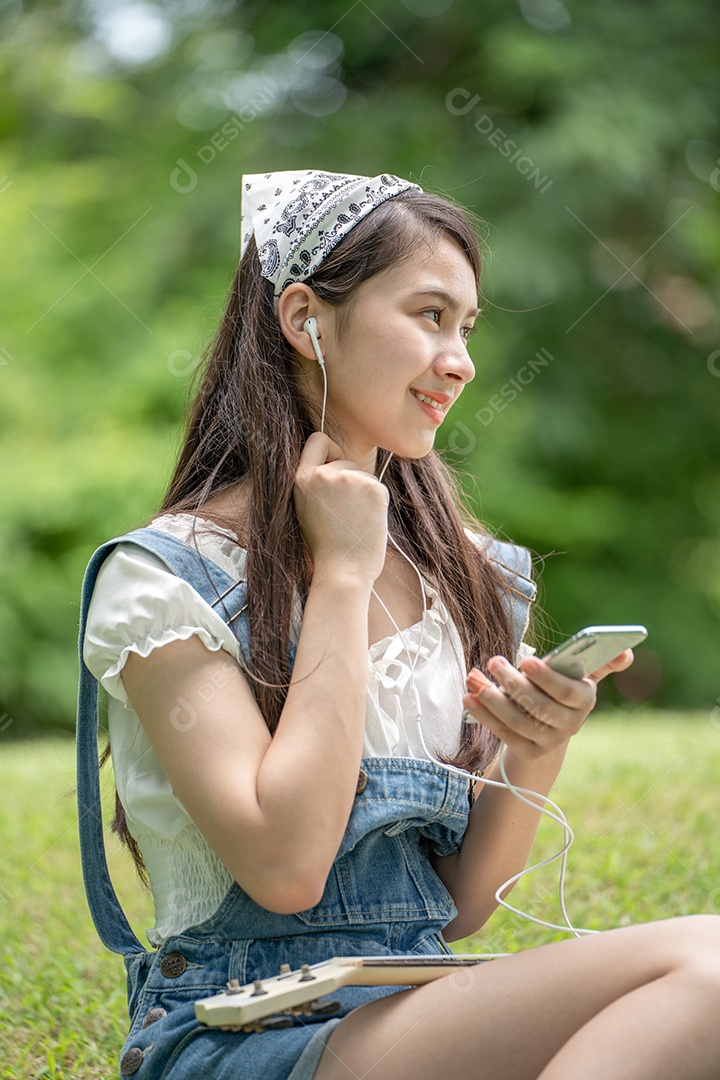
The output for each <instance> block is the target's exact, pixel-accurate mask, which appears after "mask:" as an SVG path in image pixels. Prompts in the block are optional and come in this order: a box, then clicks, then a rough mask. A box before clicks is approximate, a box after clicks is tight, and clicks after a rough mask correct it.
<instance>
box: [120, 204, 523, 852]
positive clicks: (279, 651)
mask: <svg viewBox="0 0 720 1080" xmlns="http://www.w3.org/2000/svg"><path fill="white" fill-rule="evenodd" d="M442 236H446V237H449V238H450V239H451V240H453V241H454V242H455V243H456V244H458V245H459V247H460V249H461V250H462V251H463V252H464V254H465V255H466V256H467V258H468V260H469V262H470V264H471V266H472V268H473V271H474V274H475V279H476V282H477V283H478V288H479V280H480V272H481V255H480V249H479V244H478V240H477V237H476V235H475V232H474V230H473V228H472V226H471V224H470V221H469V219H468V217H467V216H466V214H465V212H464V211H462V210H461V209H460V208H458V207H456V206H455V205H453V204H452V203H450V202H449V201H447V200H445V199H443V198H440V197H439V196H436V195H433V194H429V193H425V192H421V191H417V190H411V191H406V192H403V193H402V194H399V195H396V196H394V197H393V198H391V199H388V200H387V201H386V202H384V203H382V204H381V205H380V206H378V207H376V208H375V209H374V210H373V211H372V212H371V213H370V214H368V215H367V216H366V217H365V218H364V219H363V220H361V221H360V222H358V224H357V225H356V226H354V228H353V229H352V230H351V231H350V232H349V233H348V234H347V235H346V236H345V237H344V239H343V240H342V241H341V242H340V243H339V244H338V245H337V246H336V247H335V248H334V249H333V250H332V251H331V252H330V254H329V255H328V256H327V258H326V259H325V261H324V262H323V263H322V265H321V266H320V268H319V269H318V270H317V271H316V272H315V273H314V274H313V275H312V277H310V278H308V279H307V284H308V285H309V286H310V287H311V288H312V289H313V291H314V292H315V293H316V294H317V295H318V296H319V297H320V298H321V299H322V300H325V301H327V302H328V303H330V304H332V305H333V306H335V307H336V308H337V315H338V329H339V332H340V333H342V330H343V325H345V326H346V325H347V318H348V315H349V313H350V311H351V309H352V303H353V299H354V297H355V294H356V291H357V289H358V287H359V286H360V285H361V284H362V282H364V281H366V280H367V279H368V278H370V277H372V276H373V275H374V274H377V273H379V272H381V271H383V270H386V269H388V268H389V267H390V266H392V265H393V264H394V263H396V262H398V261H399V260H401V259H404V258H407V256H408V255H410V254H411V253H412V252H413V251H414V250H415V249H416V248H417V247H418V246H419V245H421V244H428V243H430V244H432V242H433V241H435V240H437V239H438V237H442ZM297 371H298V368H297V359H296V356H295V354H294V352H293V349H292V348H291V346H290V344H289V343H288V341H287V340H286V339H285V337H284V335H283V333H282V331H281V329H280V325H279V323H278V319H277V316H276V314H275V310H274V307H273V300H272V286H271V284H270V283H269V282H268V281H266V280H265V279H264V278H263V277H262V276H261V273H260V262H259V259H258V255H257V250H256V247H255V243H254V240H251V242H250V244H249V245H248V247H247V249H246V251H245V253H244V255H243V257H242V259H241V262H240V265H239V267H238V270H237V274H236V276H235V279H234V281H233V283H232V286H231V290H230V296H229V299H228V302H227V306H226V309H225V313H224V316H223V319H222V322H221V324H220V327H219V330H218V332H217V334H216V336H215V339H214V341H213V342H212V344H211V346H210V348H209V350H208V356H207V359H206V363H205V364H204V365H203V367H202V369H201V370H200V371H199V373H198V376H199V384H198V385H197V386H196V388H195V389H194V391H193V393H194V398H193V400H192V404H191V407H190V410H189V414H188V420H187V429H186V432H185V438H184V442H183V445H182V447H181V449H180V453H179V457H178V460H177V464H176V466H175V470H174V473H173V476H172V479H171V481H170V484H169V487H168V489H167V492H166V494H165V497H164V499H163V501H162V504H161V506H160V508H159V510H158V511H157V512H156V513H155V514H153V515H152V518H154V517H157V516H158V515H159V514H176V513H189V514H193V515H195V514H197V515H198V516H200V517H202V516H203V515H202V508H203V505H204V503H205V502H207V501H208V500H209V499H210V498H212V497H216V496H218V495H220V494H221V493H222V492H224V491H226V490H228V489H230V488H232V487H234V486H235V485H237V484H238V482H239V481H241V480H243V479H247V480H248V481H249V489H250V499H249V514H248V517H247V518H246V519H245V520H244V521H243V522H239V521H237V520H234V519H233V518H232V516H227V515H220V514H218V513H215V512H213V513H212V515H209V516H210V517H211V519H212V521H213V522H214V523H215V524H216V525H218V526H220V527H221V528H225V529H230V530H231V531H233V532H234V533H236V534H237V535H239V536H241V537H245V544H246V547H247V586H248V593H247V602H248V612H247V614H248V618H249V627H250V656H249V665H250V669H251V670H250V671H248V676H249V678H250V680H251V685H252V687H253V690H254V693H255V697H256V700H257V703H258V706H259V708H260V711H261V712H262V715H263V717H264V718H265V722H266V723H267V726H268V728H269V730H270V731H271V732H274V731H275V729H276V728H277V725H278V722H279V720H280V715H281V712H282V709H283V705H284V703H285V698H286V695H287V688H288V684H289V682H290V675H291V673H290V669H289V664H288V651H289V642H290V633H291V615H292V610H293V603H294V596H295V595H296V593H297V594H298V595H299V596H300V599H301V602H302V603H304V601H305V599H306V597H307V593H308V588H309V584H310V579H311V575H312V569H311V564H310V562H309V558H308V552H307V550H306V547H305V544H304V541H303V538H302V535H301V532H300V529H299V525H298V521H297V517H296V514H295V508H294V502H293V497H292V495H293V485H294V482H295V473H296V470H297V467H298V463H299V459H300V454H301V451H302V449H303V446H304V445H305V442H306V441H307V439H308V438H309V436H310V434H311V433H312V432H313V431H316V430H318V427H319V417H318V416H315V415H312V412H313V409H312V407H311V406H309V405H308V402H307V401H306V400H305V398H304V395H302V394H300V393H298V380H297ZM382 461H383V455H382V454H378V470H379V468H380V467H381V465H382ZM383 481H384V483H386V484H387V487H388V489H389V492H390V505H389V516H388V525H389V531H390V533H391V534H392V536H393V537H394V539H395V540H396V541H397V543H398V544H399V546H400V547H401V548H402V550H403V551H404V552H405V553H406V554H407V555H408V556H409V557H410V558H411V559H412V560H413V562H415V563H416V564H417V566H418V567H419V569H420V570H421V572H422V573H423V574H424V575H425V577H426V578H427V579H428V580H429V581H430V582H431V583H432V585H433V587H434V588H436V589H437V590H438V592H439V594H440V596H441V597H442V599H443V601H444V602H445V604H446V606H447V608H448V610H449V612H450V615H451V617H452V619H453V620H454V622H455V624H456V626H457V628H458V632H459V635H460V639H461V641H462V645H463V650H464V654H465V663H466V665H467V668H468V669H469V668H470V667H472V666H477V667H479V668H481V669H482V668H484V666H485V664H486V662H487V660H488V659H489V658H490V657H491V656H494V655H497V654H500V655H503V656H506V657H508V658H509V659H510V660H511V662H513V661H514V657H513V655H512V647H513V643H512V639H511V633H510V627H509V624H508V618H507V615H506V613H505V610H504V607H503V597H504V595H505V593H506V591H507V583H506V581H505V579H504V578H503V577H502V575H501V573H500V572H499V570H498V569H497V568H496V566H495V565H494V564H493V563H492V562H491V561H490V560H489V559H488V558H487V557H486V556H485V555H484V554H483V552H482V551H481V550H480V549H479V547H478V545H477V544H476V543H474V542H473V541H472V540H471V539H470V538H469V537H468V536H467V534H466V532H465V527H466V526H467V527H468V528H469V529H470V530H471V531H472V532H473V533H475V534H479V535H480V537H482V536H484V535H488V534H487V530H486V529H485V528H484V526H483V525H482V524H481V523H480V522H479V521H477V520H476V519H475V518H474V517H473V515H471V513H470V512H469V510H468V509H467V507H466V506H465V505H464V502H463V498H462V496H461V493H460V488H459V485H458V484H457V482H456V481H455V479H454V477H453V475H452V473H451V472H450V470H449V468H448V467H447V465H446V464H445V463H444V462H443V461H442V459H441V458H440V456H439V455H438V454H437V453H436V452H435V451H431V452H430V453H428V454H427V455H426V456H425V457H423V458H420V459H405V458H398V457H393V458H392V459H391V461H390V464H389V466H388V468H387V471H386V472H385V474H384V477H383ZM152 518H150V519H148V520H152ZM193 533H194V528H193ZM498 744H499V740H498V738H497V737H496V736H495V735H493V734H492V732H490V731H489V730H488V729H486V728H484V727H482V726H481V725H476V724H464V725H463V728H462V733H461V741H460V747H459V749H458V752H457V754H456V755H455V756H454V757H453V758H452V759H450V760H451V761H452V763H453V764H457V765H459V766H460V767H462V768H465V769H468V770H469V771H471V772H479V771H480V770H482V769H484V768H485V767H486V765H487V764H488V763H489V761H490V760H491V759H492V758H493V756H494V755H495V753H496V751H497V748H498ZM116 824H117V825H118V826H120V824H121V823H120V822H118V821H117V819H116ZM120 831H121V832H126V830H125V829H122V828H120Z"/></svg>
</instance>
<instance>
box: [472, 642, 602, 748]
mask: <svg viewBox="0 0 720 1080" xmlns="http://www.w3.org/2000/svg"><path fill="white" fill-rule="evenodd" d="M521 667H522V670H521V671H518V669H517V668H514V667H513V666H512V664H510V663H508V661H507V660H504V659H503V658H502V657H493V658H492V659H491V660H490V661H489V663H488V670H489V671H490V673H491V674H492V676H493V677H494V678H495V679H496V680H497V685H495V684H494V683H492V682H491V681H490V680H489V679H487V678H486V677H485V676H484V675H483V674H482V673H481V672H479V671H477V669H473V671H472V672H470V674H469V676H468V688H469V690H470V693H469V694H468V695H466V697H464V698H463V705H464V707H465V708H466V709H467V711H468V713H469V716H470V717H471V718H472V719H474V720H476V721H478V722H480V723H483V724H485V726H486V727H489V728H490V729H491V730H492V731H494V732H495V734H496V735H498V736H499V737H500V738H501V739H502V740H503V742H505V743H506V744H507V745H508V746H509V747H511V748H512V749H514V750H515V751H517V752H518V753H521V754H523V755H524V756H529V757H537V756H541V755H542V754H545V753H550V752H551V751H552V750H554V749H556V748H558V747H559V746H561V745H562V744H563V743H565V742H567V741H568V739H569V738H570V737H571V736H572V735H574V734H575V733H576V732H577V731H579V729H580V727H581V726H582V724H583V721H584V720H585V718H586V717H587V715H588V713H589V712H590V711H591V709H592V708H593V706H594V704H595V698H596V684H595V683H594V682H593V681H592V680H590V679H570V678H568V677H567V676H565V675H561V674H560V673H559V672H556V671H553V670H552V669H551V668H549V667H548V665H547V664H545V663H544V662H543V661H542V660H539V659H536V658H528V659H526V660H524V661H523V663H522V665H521Z"/></svg>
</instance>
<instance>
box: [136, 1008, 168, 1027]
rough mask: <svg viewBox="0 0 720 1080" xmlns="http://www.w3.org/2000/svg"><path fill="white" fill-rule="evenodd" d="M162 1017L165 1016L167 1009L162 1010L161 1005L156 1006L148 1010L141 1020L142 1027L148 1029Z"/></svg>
mask: <svg viewBox="0 0 720 1080" xmlns="http://www.w3.org/2000/svg"><path fill="white" fill-rule="evenodd" d="M163 1016H167V1009H163V1007H162V1006H161V1005H157V1006H156V1007H155V1008H154V1009H148V1011H147V1012H146V1013H145V1015H144V1016H143V1019H142V1026H143V1027H144V1028H147V1027H150V1025H151V1024H154V1023H155V1021H156V1020H162V1018H163Z"/></svg>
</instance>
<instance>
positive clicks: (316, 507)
mask: <svg viewBox="0 0 720 1080" xmlns="http://www.w3.org/2000/svg"><path fill="white" fill-rule="evenodd" d="M293 495H294V500H295V511H296V513H297V516H298V522H299V523H300V530H301V532H302V534H303V538H304V540H305V543H306V544H307V546H308V548H309V549H310V553H311V555H312V559H313V568H314V569H313V573H314V574H315V575H317V574H321V575H324V574H327V573H331V572H332V571H333V570H336V569H340V570H342V571H344V572H350V573H352V574H353V575H354V576H358V577H360V578H363V577H365V578H366V580H368V581H369V582H370V584H371V585H372V583H373V582H374V581H375V579H376V578H377V577H378V576H379V574H380V571H381V570H382V568H383V564H384V562H385V553H386V551H387V508H388V499H389V495H388V490H387V488H386V487H385V485H384V484H381V483H380V481H379V480H377V479H376V477H374V476H371V475H370V473H367V472H365V470H364V469H363V468H361V466H360V465H358V464H357V462H355V461H348V460H347V459H346V458H344V457H343V451H342V449H341V448H340V447H339V446H338V445H337V443H334V442H333V441H332V439H330V438H328V436H327V435H323V434H322V433H321V432H319V431H316V432H313V434H312V435H311V436H310V438H309V439H308V441H307V442H306V443H305V446H304V447H303V451H302V454H301V455H300V464H299V466H298V470H297V473H296V474H295V487H294V490H293Z"/></svg>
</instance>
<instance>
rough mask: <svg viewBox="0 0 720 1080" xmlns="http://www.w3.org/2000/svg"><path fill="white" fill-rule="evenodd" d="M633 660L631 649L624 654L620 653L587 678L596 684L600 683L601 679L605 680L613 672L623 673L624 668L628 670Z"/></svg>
mask: <svg viewBox="0 0 720 1080" xmlns="http://www.w3.org/2000/svg"><path fill="white" fill-rule="evenodd" d="M634 659H635V655H634V653H633V651H632V649H626V650H625V652H623V653H620V655H619V656H616V657H615V659H614V660H611V661H610V662H609V663H608V664H605V665H604V666H603V667H601V668H598V670H597V671H593V673H592V675H590V676H589V677H590V678H591V679H595V681H596V682H600V681H601V680H602V679H605V678H607V676H608V675H612V673H613V672H614V671H624V670H625V668H629V667H630V665H631V664H632V663H633V661H634Z"/></svg>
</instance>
